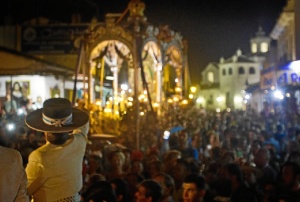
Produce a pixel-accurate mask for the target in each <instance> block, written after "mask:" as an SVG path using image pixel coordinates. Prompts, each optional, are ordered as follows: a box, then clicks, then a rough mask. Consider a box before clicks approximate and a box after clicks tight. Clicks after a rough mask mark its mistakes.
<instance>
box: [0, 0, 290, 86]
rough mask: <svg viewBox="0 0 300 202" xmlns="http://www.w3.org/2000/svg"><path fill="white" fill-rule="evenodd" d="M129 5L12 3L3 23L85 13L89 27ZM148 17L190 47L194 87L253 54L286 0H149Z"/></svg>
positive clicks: (120, 1)
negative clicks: (205, 73)
mask: <svg viewBox="0 0 300 202" xmlns="http://www.w3.org/2000/svg"><path fill="white" fill-rule="evenodd" d="M128 2H129V0H7V1H5V2H1V6H0V7H1V10H0V12H1V15H0V17H1V18H0V23H1V24H3V23H5V22H6V23H13V24H15V23H22V22H24V21H27V20H29V19H31V18H35V17H38V16H43V17H46V18H49V19H51V20H52V21H58V22H70V19H71V17H70V16H71V14H72V13H75V12H77V13H80V14H81V15H82V21H83V22H90V20H91V18H92V17H93V16H97V18H98V19H99V21H103V19H104V16H105V13H107V12H110V13H122V12H123V11H124V10H125V9H126V7H127V5H128ZM143 2H144V3H145V4H146V9H145V15H146V17H147V19H148V22H149V23H151V24H153V25H156V26H158V25H161V24H168V25H169V26H170V28H171V29H172V30H174V31H176V32H180V33H181V35H182V36H183V37H184V38H185V39H187V40H188V41H189V65H190V72H191V78H192V82H193V83H197V82H199V80H200V73H201V70H203V68H204V67H205V66H206V65H207V64H208V63H209V62H218V61H219V58H220V57H221V56H224V57H225V58H226V57H230V56H231V55H233V54H234V53H235V52H236V50H237V49H238V48H241V49H242V51H243V53H247V52H249V51H250V46H249V40H250V37H252V36H254V34H255V32H256V31H257V30H258V27H259V26H262V28H263V29H264V31H265V32H266V33H267V34H269V33H270V31H271V30H272V28H273V27H274V25H275V23H276V20H277V19H278V17H279V14H280V12H281V11H282V8H283V6H284V5H285V2H286V0H182V1H178V0H143Z"/></svg>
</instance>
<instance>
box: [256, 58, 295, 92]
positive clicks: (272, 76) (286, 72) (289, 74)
mask: <svg viewBox="0 0 300 202" xmlns="http://www.w3.org/2000/svg"><path fill="white" fill-rule="evenodd" d="M287 84H300V61H293V62H291V63H289V64H287V65H285V66H283V67H282V68H280V69H279V70H277V71H276V70H275V68H272V67H271V68H267V69H264V70H262V72H261V79H260V88H261V89H268V88H271V87H272V86H276V85H278V86H284V85H287Z"/></svg>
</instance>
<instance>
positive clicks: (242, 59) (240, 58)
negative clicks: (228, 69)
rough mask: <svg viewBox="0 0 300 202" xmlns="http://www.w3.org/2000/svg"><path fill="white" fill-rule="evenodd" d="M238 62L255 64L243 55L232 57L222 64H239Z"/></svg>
mask: <svg viewBox="0 0 300 202" xmlns="http://www.w3.org/2000/svg"><path fill="white" fill-rule="evenodd" d="M240 62H247V63H255V61H253V60H252V59H250V58H249V57H247V56H245V55H239V56H236V55H234V56H232V57H230V58H228V59H226V60H225V61H224V64H226V63H240Z"/></svg>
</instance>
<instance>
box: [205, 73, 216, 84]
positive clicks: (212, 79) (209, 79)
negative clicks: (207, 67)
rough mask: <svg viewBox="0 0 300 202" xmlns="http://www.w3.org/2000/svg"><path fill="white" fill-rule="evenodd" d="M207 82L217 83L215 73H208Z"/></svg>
mask: <svg viewBox="0 0 300 202" xmlns="http://www.w3.org/2000/svg"><path fill="white" fill-rule="evenodd" d="M207 80H208V81H209V82H211V83H213V82H214V81H215V75H214V73H213V72H208V73H207Z"/></svg>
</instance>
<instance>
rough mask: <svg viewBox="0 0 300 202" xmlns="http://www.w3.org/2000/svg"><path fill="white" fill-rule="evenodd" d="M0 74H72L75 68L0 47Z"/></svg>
mask: <svg viewBox="0 0 300 202" xmlns="http://www.w3.org/2000/svg"><path fill="white" fill-rule="evenodd" d="M0 61H1V63H0V76H9V75H62V76H68V75H74V74H75V70H74V69H72V68H68V67H64V66H61V65H58V64H54V63H51V62H48V61H45V60H42V59H39V58H36V57H34V56H32V55H28V54H24V53H21V52H19V51H15V50H12V49H8V48H5V47H0Z"/></svg>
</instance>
